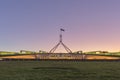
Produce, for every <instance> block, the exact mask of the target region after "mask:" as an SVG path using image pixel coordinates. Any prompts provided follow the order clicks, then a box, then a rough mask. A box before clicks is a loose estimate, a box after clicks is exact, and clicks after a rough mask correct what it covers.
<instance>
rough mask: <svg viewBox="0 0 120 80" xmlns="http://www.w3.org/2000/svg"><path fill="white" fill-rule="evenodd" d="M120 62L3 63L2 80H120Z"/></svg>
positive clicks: (0, 79) (0, 64) (1, 63)
mask: <svg viewBox="0 0 120 80" xmlns="http://www.w3.org/2000/svg"><path fill="white" fill-rule="evenodd" d="M119 79H120V62H95V61H94V62H73V61H66V62H65V61H58V62H57V61H1V62H0V80H119Z"/></svg>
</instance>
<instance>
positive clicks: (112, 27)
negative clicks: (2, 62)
mask: <svg viewBox="0 0 120 80" xmlns="http://www.w3.org/2000/svg"><path fill="white" fill-rule="evenodd" d="M61 26H62V28H64V29H65V30H66V31H65V32H64V33H63V42H64V43H65V44H66V45H67V46H68V47H69V48H70V49H71V50H72V51H73V52H74V51H78V50H83V51H94V50H107V51H120V36H119V35H120V0H0V51H19V50H31V51H38V50H45V51H49V50H50V49H51V48H52V47H54V46H55V45H56V44H57V43H58V41H59V29H60V28H61ZM58 51H60V50H58ZM61 51H64V50H63V49H61ZM61 51H60V52H61Z"/></svg>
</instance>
